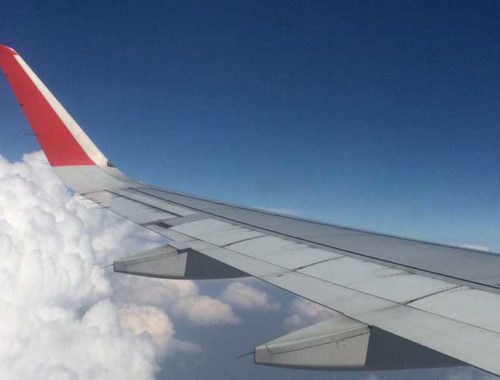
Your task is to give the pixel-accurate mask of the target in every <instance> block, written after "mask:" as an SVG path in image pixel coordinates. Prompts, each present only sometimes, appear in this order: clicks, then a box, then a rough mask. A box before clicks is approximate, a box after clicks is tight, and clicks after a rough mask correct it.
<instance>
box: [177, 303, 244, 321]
mask: <svg viewBox="0 0 500 380" xmlns="http://www.w3.org/2000/svg"><path fill="white" fill-rule="evenodd" d="M173 311H174V312H175V313H176V314H177V315H178V316H184V317H186V318H188V320H190V321H191V322H192V323H194V324H196V325H200V326H211V325H216V324H221V323H225V324H233V325H235V324H238V323H240V320H239V318H238V317H237V316H236V315H235V314H234V312H233V310H232V309H231V306H229V305H227V304H225V303H224V302H222V301H220V300H218V299H214V298H210V297H208V296H193V297H189V298H183V299H180V300H179V301H177V302H176V303H175V304H174V308H173Z"/></svg>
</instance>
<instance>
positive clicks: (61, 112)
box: [0, 45, 108, 166]
mask: <svg viewBox="0 0 500 380" xmlns="http://www.w3.org/2000/svg"><path fill="white" fill-rule="evenodd" d="M0 69H1V70H2V71H3V72H4V74H5V76H6V77H7V80H8V82H9V84H10V87H11V88H12V91H13V92H14V94H15V95H16V98H17V100H18V101H19V103H20V105H21V107H22V110H23V112H24V114H25V116H26V118H27V119H28V122H29V124H30V125H31V128H32V129H33V131H34V133H35V135H36V137H37V138H38V141H39V143H40V145H41V147H42V149H43V151H44V152H45V155H46V156H47V159H48V160H49V162H50V164H51V165H52V166H75V165H76V166H79V165H99V166H106V165H108V159H107V158H106V157H105V156H104V155H103V154H102V153H101V151H100V150H99V149H98V148H97V146H96V145H95V144H94V143H93V142H92V140H90V138H89V137H88V136H87V135H86V134H85V132H84V131H83V130H82V129H81V128H80V126H79V125H78V124H77V122H76V121H75V120H74V119H73V118H72V117H71V115H70V114H69V113H68V112H67V111H66V110H65V109H64V107H63V106H62V105H61V104H60V103H59V102H58V101H57V99H56V98H55V97H54V95H52V93H51V92H50V91H49V89H48V88H47V87H45V85H44V84H43V83H42V81H41V80H40V79H39V78H38V77H37V76H36V74H35V73H34V72H33V71H32V70H31V68H30V67H29V66H28V65H27V64H26V62H25V61H24V60H23V59H22V58H21V56H20V55H19V54H18V53H17V52H16V51H15V50H14V49H12V48H10V47H8V46H5V45H0Z"/></svg>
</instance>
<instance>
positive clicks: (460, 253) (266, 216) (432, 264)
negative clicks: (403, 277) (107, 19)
mask: <svg viewBox="0 0 500 380" xmlns="http://www.w3.org/2000/svg"><path fill="white" fill-rule="evenodd" d="M135 190H136V191H139V192H141V193H143V194H149V195H151V196H152V197H153V198H161V199H164V200H166V201H169V202H173V203H175V204H177V205H181V206H183V207H189V208H191V209H193V210H194V211H197V212H202V213H205V214H207V215H209V216H212V217H216V218H219V219H225V220H227V221H229V222H232V223H237V224H241V225H242V226H245V227H247V228H253V229H256V230H258V231H261V232H262V231H265V232H266V233H268V234H271V235H275V236H282V237H287V238H291V239H295V240H297V241H301V242H303V243H306V244H313V245H318V247H320V248H329V249H335V250H337V251H341V252H342V253H343V254H346V255H349V256H354V257H360V258H364V259H367V260H376V261H379V262H382V263H386V264H388V265H399V266H401V267H404V269H407V270H416V271H422V272H426V273H428V274H429V275H432V276H444V277H448V278H450V279H452V280H456V281H465V282H469V283H471V285H478V286H486V287H491V288H498V287H499V286H500V285H499V284H500V271H498V270H497V268H499V267H500V257H499V256H498V255H495V254H491V253H488V252H480V251H474V250H471V249H465V248H458V247H449V246H445V245H439V244H434V243H427V242H421V241H416V240H411V239H404V238H398V237H393V236H387V235H381V234H376V233H370V232H366V231H360V230H354V229H350V228H345V227H339V226H334V225H329V224H324V223H319V222H314V221H309V220H303V219H299V218H294V217H290V216H284V215H277V214H273V213H270V212H265V211H261V210H255V209H248V208H244V207H237V206H233V205H229V204H225V203H222V202H214V201H209V200H204V199H200V198H195V197H190V196H186V195H182V194H178V193H173V192H170V191H166V190H161V189H158V188H154V187H141V188H136V189H135Z"/></svg>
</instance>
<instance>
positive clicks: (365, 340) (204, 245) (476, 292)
mask: <svg viewBox="0 0 500 380" xmlns="http://www.w3.org/2000/svg"><path fill="white" fill-rule="evenodd" d="M0 67H1V68H2V71H3V72H4V73H5V74H6V76H7V79H8V81H9V84H10V85H11V87H12V89H13V92H14V94H15V95H16V97H17V98H18V100H19V103H21V106H22V109H23V112H24V113H25V115H26V117H27V119H28V121H29V123H30V125H31V126H32V128H33V129H34V131H35V134H36V136H37V138H38V140H39V142H40V145H41V146H42V149H43V150H44V152H45V154H46V155H47V158H48V160H49V162H50V164H51V165H52V166H53V168H54V170H55V171H56V172H57V174H58V176H59V177H60V178H61V180H62V181H63V182H64V183H65V184H66V185H67V186H68V187H70V188H71V189H73V190H74V191H76V192H78V193H80V194H82V195H84V196H85V197H86V198H88V199H91V200H93V201H94V202H96V203H98V204H99V205H101V206H103V207H106V208H109V209H110V210H112V211H114V212H116V213H118V214H120V215H122V216H123V217H125V218H128V219H130V220H131V221H133V222H135V223H137V224H139V225H141V226H143V227H145V228H148V229H150V230H152V231H155V232H157V233H159V234H162V235H163V236H165V237H167V238H169V243H168V245H167V246H165V247H160V248H158V249H156V250H154V251H150V252H146V253H143V254H141V255H140V256H138V257H136V258H133V259H129V260H124V261H121V262H117V263H115V270H116V271H120V272H125V273H133V274H139V275H147V276H155V277H164V278H224V277H235V276H242V275H246V274H249V275H252V276H255V277H257V278H260V279H262V280H264V281H266V282H268V283H271V284H273V285H276V286H278V287H281V288H283V289H286V290H288V291H290V292H292V293H295V294H297V295H300V296H302V297H305V298H307V299H310V300H312V301H314V302H317V303H319V304H321V305H324V306H326V307H328V308H330V309H332V310H336V311H338V312H340V313H341V314H342V315H343V317H339V318H337V319H336V320H334V321H331V322H328V323H325V324H322V325H320V326H316V327H311V328H308V329H306V330H305V331H300V332H296V333H294V334H292V335H291V336H286V337H282V338H279V339H277V340H275V341H272V342H269V343H267V344H265V345H263V346H260V347H258V348H257V349H256V356H255V360H256V362H258V363H263V364H271V365H281V366H291V367H305V368H340V369H353V368H354V369H362V368H367V369H369V368H414V367H434V366H443V365H457V364H460V362H464V363H467V364H470V365H472V366H475V367H478V368H481V369H483V370H485V371H488V372H491V373H494V374H497V375H499V374H500V364H499V363H498V360H497V359H498V357H499V355H500V318H499V317H500V295H499V294H498V293H499V287H498V284H500V273H499V271H498V270H497V268H499V267H500V266H499V264H500V258H499V257H498V256H496V255H493V254H489V253H484V252H478V251H474V250H469V249H463V248H457V247H449V246H443V245H438V244H433V243H427V242H421V241H415V240H410V239H402V238H398V237H393V236H386V235H381V234H376V233H371V232H366V231H360V230H354V229H350V228H345V227H339V226H333V225H328V224H323V223H319V222H314V221H309V220H302V219H298V218H292V217H289V216H284V215H279V214H274V213H269V212H265V211H261V210H256V209H250V208H245V207H239V206H235V205H231V204H227V203H223V202H218V201H211V200H207V199H202V198H198V197H193V196H189V195H185V194H180V193H177V192H173V191H169V190H164V189H161V188H158V187H155V186H151V185H147V184H144V183H141V182H139V181H136V180H133V179H130V178H128V177H126V176H125V175H124V174H123V173H121V172H120V171H119V170H118V169H116V168H114V167H112V166H110V165H109V162H108V160H107V158H106V157H105V156H104V155H103V154H102V153H101V151H100V150H99V149H98V148H97V147H96V145H95V144H94V143H93V142H92V141H91V140H90V138H88V136H87V135H86V134H85V132H84V131H83V130H82V129H81V128H80V127H79V125H78V124H77V123H76V122H75V121H74V120H73V118H72V117H71V116H70V115H69V114H68V113H67V112H66V110H65V109H64V108H63V107H62V106H61V104H60V103H59V102H58V101H57V100H56V99H55V97H54V96H53V95H52V94H51V93H50V91H49V90H48V89H47V88H46V87H45V86H44V85H43V83H42V82H41V81H40V79H39V78H38V77H37V76H36V75H35V74H34V73H33V71H32V70H31V69H30V68H29V66H28V65H27V64H26V62H24V60H22V58H21V57H20V56H19V54H17V53H16V52H15V51H14V50H13V49H11V48H8V47H6V46H2V45H0ZM384 345H385V346H390V349H387V348H388V347H384ZM382 348H383V349H382ZM380 352H390V353H391V354H387V355H386V356H385V357H383V355H382V356H380V354H378V353H380ZM377 355H378V356H377Z"/></svg>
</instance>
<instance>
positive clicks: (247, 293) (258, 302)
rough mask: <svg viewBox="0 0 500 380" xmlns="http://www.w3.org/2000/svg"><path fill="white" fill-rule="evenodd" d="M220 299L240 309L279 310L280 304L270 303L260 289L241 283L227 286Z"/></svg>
mask: <svg viewBox="0 0 500 380" xmlns="http://www.w3.org/2000/svg"><path fill="white" fill-rule="evenodd" d="M221 299H222V300H223V301H225V302H227V303H229V304H231V305H234V306H235V307H239V308H241V309H245V310H250V309H260V310H270V311H276V310H279V308H280V304H279V303H278V302H275V301H272V300H271V299H270V298H269V297H268V295H267V294H266V293H265V292H263V291H262V290H260V289H257V288H255V287H253V286H249V285H245V284H243V283H242V282H233V283H231V284H229V285H228V286H227V287H226V288H225V289H224V291H223V292H222V294H221Z"/></svg>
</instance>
